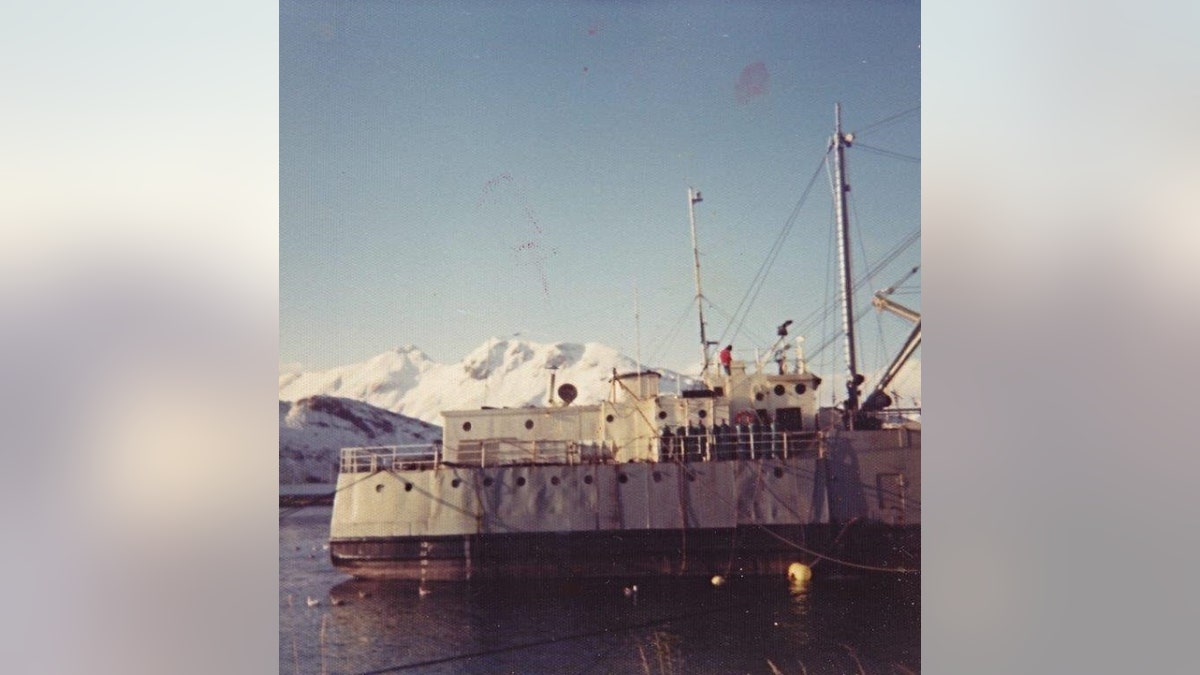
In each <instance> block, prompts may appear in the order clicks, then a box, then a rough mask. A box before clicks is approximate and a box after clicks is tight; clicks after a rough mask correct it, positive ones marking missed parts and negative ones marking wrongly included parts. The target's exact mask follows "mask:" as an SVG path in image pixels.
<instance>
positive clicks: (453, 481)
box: [450, 478, 462, 488]
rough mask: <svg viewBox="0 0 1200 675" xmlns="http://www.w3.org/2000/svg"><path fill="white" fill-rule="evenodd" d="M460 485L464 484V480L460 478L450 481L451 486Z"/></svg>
mask: <svg viewBox="0 0 1200 675" xmlns="http://www.w3.org/2000/svg"><path fill="white" fill-rule="evenodd" d="M459 485H462V480H460V479H458V478H455V479H454V480H452V481H450V487H452V488H456V487H458V486H459Z"/></svg>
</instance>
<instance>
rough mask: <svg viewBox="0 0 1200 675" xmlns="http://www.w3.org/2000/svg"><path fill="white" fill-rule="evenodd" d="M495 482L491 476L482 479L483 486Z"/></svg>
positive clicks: (490, 485) (491, 484) (489, 485)
mask: <svg viewBox="0 0 1200 675" xmlns="http://www.w3.org/2000/svg"><path fill="white" fill-rule="evenodd" d="M495 484H496V481H495V480H494V479H493V478H492V477H491V476H488V477H487V478H484V479H483V486H484V487H492V486H493V485H495Z"/></svg>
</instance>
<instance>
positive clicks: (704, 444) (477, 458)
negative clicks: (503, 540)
mask: <svg viewBox="0 0 1200 675" xmlns="http://www.w3.org/2000/svg"><path fill="white" fill-rule="evenodd" d="M893 433H894V434H895V439H894V441H891V442H892V443H894V444H895V447H897V448H902V447H908V446H910V445H912V444H913V443H914V442H915V443H919V442H920V440H919V439H920V436H919V433H920V432H914V431H910V430H905V429H895V430H893ZM914 436H915V437H916V440H915V441H914V438H913V437H914ZM833 438H836V432H834V434H833V435H832V436H831V435H830V434H829V433H828V432H822V431H766V430H758V429H747V428H743V429H740V430H739V429H736V428H735V429H731V430H730V431H720V430H718V431H713V430H705V431H703V432H698V433H687V432H685V433H684V434H683V435H679V434H672V435H664V436H662V437H660V438H653V437H651V438H644V439H640V440H639V441H637V443H638V444H639V445H640V444H643V443H649V444H650V453H651V454H650V456H651V457H653V456H654V454H655V453H657V457H656V458H655V459H656V460H657V461H660V462H714V461H729V460H735V459H788V458H793V457H814V458H815V457H824V456H825V452H826V449H827V443H829V442H830V441H831V439H833ZM641 447H642V448H645V447H646V446H645V445H641ZM620 450H621V448H620V447H618V446H617V444H616V443H612V442H601V441H595V442H578V441H522V440H518V439H515V438H495V439H487V440H481V441H470V442H462V443H459V445H458V447H455V448H450V449H446V448H443V447H442V445H441V444H440V443H424V444H420V445H386V446H375V447H365V448H345V449H343V450H342V453H341V463H340V471H341V472H342V473H363V472H369V473H374V472H376V471H426V470H431V469H436V468H438V467H440V466H443V465H450V466H480V467H486V466H503V465H530V464H607V463H611V462H614V461H616V458H617V457H618V456H620ZM643 452H644V451H643ZM643 456H645V455H643Z"/></svg>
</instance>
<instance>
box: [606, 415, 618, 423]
mask: <svg viewBox="0 0 1200 675" xmlns="http://www.w3.org/2000/svg"><path fill="white" fill-rule="evenodd" d="M615 419H617V418H615V417H613V416H612V415H605V416H604V421H605V422H612V421H613V420H615Z"/></svg>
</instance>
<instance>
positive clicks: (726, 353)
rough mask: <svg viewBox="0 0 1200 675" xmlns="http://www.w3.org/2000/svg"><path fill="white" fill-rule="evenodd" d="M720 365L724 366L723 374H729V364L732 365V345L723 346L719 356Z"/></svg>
mask: <svg viewBox="0 0 1200 675" xmlns="http://www.w3.org/2000/svg"><path fill="white" fill-rule="evenodd" d="M720 359H721V365H722V366H725V374H726V375H728V374H729V364H731V363H733V345H725V349H722V350H721V354H720Z"/></svg>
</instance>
